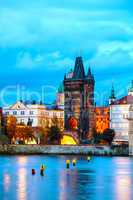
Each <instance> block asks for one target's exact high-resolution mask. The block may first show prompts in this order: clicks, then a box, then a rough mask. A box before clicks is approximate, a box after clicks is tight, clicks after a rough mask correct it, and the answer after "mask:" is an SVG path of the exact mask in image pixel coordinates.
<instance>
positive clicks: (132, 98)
mask: <svg viewBox="0 0 133 200" xmlns="http://www.w3.org/2000/svg"><path fill="white" fill-rule="evenodd" d="M132 103H133V96H132V95H127V96H124V97H122V98H120V99H118V100H116V101H115V102H114V103H113V104H115V105H120V104H132Z"/></svg>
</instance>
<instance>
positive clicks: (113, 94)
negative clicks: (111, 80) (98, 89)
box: [109, 84, 116, 104]
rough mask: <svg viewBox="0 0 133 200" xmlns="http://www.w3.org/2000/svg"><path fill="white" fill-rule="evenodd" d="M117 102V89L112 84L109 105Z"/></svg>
mask: <svg viewBox="0 0 133 200" xmlns="http://www.w3.org/2000/svg"><path fill="white" fill-rule="evenodd" d="M115 100H116V97H115V89H114V85H113V84H112V89H111V95H110V98H109V104H112V103H114V101H115Z"/></svg>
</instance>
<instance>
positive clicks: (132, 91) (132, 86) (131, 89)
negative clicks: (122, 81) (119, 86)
mask: <svg viewBox="0 0 133 200" xmlns="http://www.w3.org/2000/svg"><path fill="white" fill-rule="evenodd" d="M128 95H133V80H132V83H131V87H130V88H129V90H128Z"/></svg>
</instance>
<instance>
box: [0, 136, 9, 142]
mask: <svg viewBox="0 0 133 200" xmlns="http://www.w3.org/2000/svg"><path fill="white" fill-rule="evenodd" d="M9 143H10V139H9V138H8V137H7V135H4V134H1V135H0V144H9Z"/></svg>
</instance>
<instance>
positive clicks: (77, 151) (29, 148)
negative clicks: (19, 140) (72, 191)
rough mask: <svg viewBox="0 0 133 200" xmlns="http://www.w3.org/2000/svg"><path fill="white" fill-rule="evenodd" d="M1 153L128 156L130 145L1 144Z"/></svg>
mask: <svg viewBox="0 0 133 200" xmlns="http://www.w3.org/2000/svg"><path fill="white" fill-rule="evenodd" d="M0 154H8V155H16V154H25V155H28V154H29V155H31V154H33V155H34V154H58V155H66V154H68V155H70V154H73V155H97V156H128V154H129V151H128V147H125V148H122V147H113V148H111V147H109V146H59V145H0Z"/></svg>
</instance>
